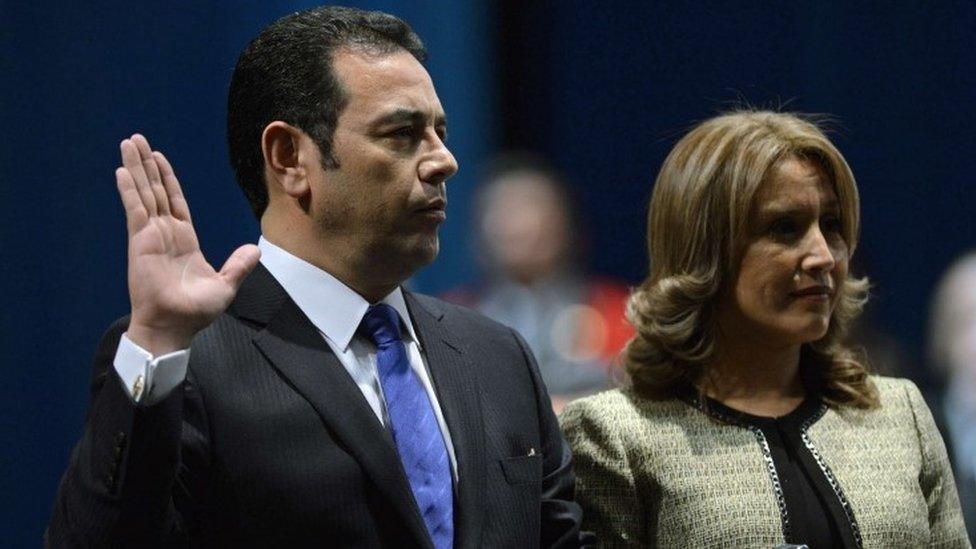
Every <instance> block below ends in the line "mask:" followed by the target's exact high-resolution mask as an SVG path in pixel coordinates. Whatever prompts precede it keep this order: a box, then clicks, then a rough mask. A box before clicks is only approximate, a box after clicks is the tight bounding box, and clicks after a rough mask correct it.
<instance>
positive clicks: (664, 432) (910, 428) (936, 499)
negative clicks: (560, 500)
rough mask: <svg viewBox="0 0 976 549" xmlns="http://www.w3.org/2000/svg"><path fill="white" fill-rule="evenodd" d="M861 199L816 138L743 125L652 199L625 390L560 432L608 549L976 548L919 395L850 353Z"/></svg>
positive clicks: (582, 411)
mask: <svg viewBox="0 0 976 549" xmlns="http://www.w3.org/2000/svg"><path fill="white" fill-rule="evenodd" d="M858 224H859V204H858V192H857V186H856V184H855V182H854V176H853V174H852V173H851V170H850V168H849V167H848V165H847V162H846V161H845V160H844V158H843V156H841V154H840V152H839V151H838V150H837V149H836V148H835V147H834V146H833V144H831V142H830V141H829V140H828V139H827V138H826V137H825V136H824V134H823V132H822V131H821V130H820V129H819V128H818V127H817V126H816V124H814V123H812V122H810V121H808V120H805V119H803V118H801V117H799V116H796V115H792V114H784V113H775V112H761V111H744V112H734V113H730V114H726V115H722V116H718V117H716V118H713V119H710V120H708V121H706V122H704V123H702V124H699V125H698V126H697V127H695V128H694V129H693V130H692V131H691V132H690V133H688V134H687V135H686V136H685V137H684V138H682V139H681V140H680V141H679V143H678V144H677V145H676V146H675V148H674V149H673V150H672V151H671V153H670V154H669V155H668V157H667V159H666V160H665V162H664V165H663V166H662V168H661V171H660V174H659V175H658V178H657V181H656V182H655V185H654V192H653V195H652V197H651V203H650V211H649V214H648V248H649V254H650V274H649V276H648V277H647V279H646V280H645V281H644V282H643V283H642V284H641V286H640V287H639V288H637V290H635V291H634V293H633V295H632V297H631V299H630V302H629V306H628V317H629V319H630V321H631V322H632V323H633V325H634V326H635V328H636V330H637V335H636V336H635V337H634V339H633V340H631V342H630V343H629V344H628V346H627V348H626V349H625V351H624V363H625V365H626V367H627V370H628V373H629V374H630V379H631V384H630V385H629V386H628V387H625V388H622V389H617V390H614V391H610V392H606V393H602V394H600V395H597V396H594V397H590V398H587V399H583V400H580V401H576V402H575V403H573V404H571V405H570V406H569V407H568V408H567V409H566V411H565V412H564V414H563V416H562V425H563V429H564V431H565V433H566V437H567V439H568V440H569V442H570V444H571V446H572V447H573V452H574V456H575V457H574V464H575V465H574V468H575V471H576V474H577V477H578V485H577V486H578V488H577V490H578V498H579V500H580V502H581V504H582V505H583V507H584V512H585V517H586V518H585V519H584V520H585V521H588V528H590V529H592V530H594V531H595V532H596V533H597V535H599V536H600V537H601V539H602V540H603V542H604V544H605V545H606V546H608V547H616V546H645V547H654V546H660V547H684V546H687V547H709V546H716V547H718V546H722V547H750V546H756V547H772V546H775V545H777V544H782V543H793V544H806V545H808V546H810V547H812V548H818V547H878V546H884V547H924V546H939V547H968V546H969V542H968V541H967V540H966V537H965V536H966V533H965V529H964V526H963V522H962V518H961V515H960V511H959V500H958V496H957V494H956V489H955V486H954V484H953V478H952V472H951V470H950V468H949V463H948V460H947V457H946V450H945V446H944V444H943V442H942V439H941V437H940V435H939V432H938V430H937V429H936V427H935V424H934V422H933V420H932V415H931V413H930V412H929V409H928V408H927V407H926V405H925V402H924V401H923V400H922V397H921V395H920V393H919V391H918V389H917V388H916V387H915V385H914V384H912V383H911V382H910V381H907V380H903V379H893V378H884V377H877V376H872V375H870V374H869V373H868V370H867V368H866V366H865V364H864V363H863V361H862V360H860V359H859V358H858V357H857V356H856V355H855V353H853V352H852V351H851V350H850V349H849V348H848V347H847V346H846V345H845V343H844V336H845V334H846V332H847V329H848V327H849V326H850V324H851V322H852V321H853V320H854V319H855V318H856V317H857V315H858V314H859V312H860V311H861V308H862V307H863V305H864V303H865V301H866V299H867V290H868V281H867V279H866V278H857V277H854V276H851V275H849V274H848V264H849V261H850V257H851V254H853V252H854V249H855V248H856V246H857V236H858Z"/></svg>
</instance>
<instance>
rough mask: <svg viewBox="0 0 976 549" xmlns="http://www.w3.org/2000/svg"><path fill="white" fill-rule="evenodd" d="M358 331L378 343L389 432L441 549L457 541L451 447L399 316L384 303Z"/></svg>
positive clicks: (372, 310)
mask: <svg viewBox="0 0 976 549" xmlns="http://www.w3.org/2000/svg"><path fill="white" fill-rule="evenodd" d="M358 331H359V333H360V334H361V335H363V336H365V337H367V338H368V339H370V340H371V341H372V342H373V343H374V344H376V366H377V369H378V370H379V375H380V385H381V386H382V387H383V395H384V397H385V398H386V412H387V415H388V416H389V418H390V430H391V431H392V432H393V440H394V442H396V446H397V451H398V452H399V453H400V461H401V462H402V463H403V469H404V471H406V473H407V480H409V481H410V488H411V489H412V490H413V497H414V500H416V502H417V507H418V508H419V509H420V514H421V515H422V516H423V518H424V522H425V523H426V524H427V531H428V532H429V533H430V537H431V539H432V540H433V542H434V547H436V548H437V549H444V548H448V549H449V548H450V547H451V546H452V545H453V542H454V491H453V489H452V484H451V480H452V479H451V463H450V460H449V459H448V456H447V446H446V445H445V444H444V437H443V435H442V434H441V430H440V426H439V425H438V424H437V416H435V415H434V408H433V406H431V403H430V399H429V398H427V391H425V390H424V386H423V384H422V383H421V382H420V379H419V378H418V377H417V374H416V373H414V371H413V369H412V368H410V360H409V359H408V358H407V350H406V348H405V347H404V345H403V341H402V340H401V338H400V315H399V314H397V312H396V309H394V308H393V307H390V306H389V305H386V304H385V303H380V304H378V305H372V306H370V308H369V309H367V310H366V315H365V316H364V317H363V321H362V322H361V323H360V324H359V330H358Z"/></svg>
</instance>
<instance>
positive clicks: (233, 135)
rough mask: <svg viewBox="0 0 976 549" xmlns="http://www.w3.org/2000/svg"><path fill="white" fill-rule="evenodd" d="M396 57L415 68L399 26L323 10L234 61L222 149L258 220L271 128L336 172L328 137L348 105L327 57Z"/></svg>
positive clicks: (415, 43) (268, 33)
mask: <svg viewBox="0 0 976 549" xmlns="http://www.w3.org/2000/svg"><path fill="white" fill-rule="evenodd" d="M343 48H359V49H362V50H364V51H368V52H370V53H379V54H387V53H394V52H396V51H397V50H400V49H403V50H406V51H407V52H409V53H410V54H411V55H413V56H414V57H415V58H417V60H418V61H420V62H423V61H424V60H425V59H426V58H427V50H426V49H425V48H424V44H423V42H422V41H421V40H420V37H418V36H417V35H416V33H414V32H413V30H412V29H411V28H410V26H409V25H408V24H407V23H405V22H404V21H402V20H400V19H398V18H396V17H394V16H392V15H389V14H386V13H382V12H378V11H363V10H358V9H355V8H345V7H338V6H323V7H319V8H315V9H312V10H308V11H302V12H298V13H293V14H291V15H287V16H285V17H282V18H281V19H279V20H277V21H275V22H274V23H272V24H271V25H270V26H268V27H267V28H265V29H264V30H263V31H261V34H259V35H258V36H257V38H255V39H254V40H252V41H251V43H250V44H248V46H247V48H245V49H244V51H243V52H242V53H241V56H240V57H239V58H238V59H237V66H236V67H235V68H234V76H233V77H232V78H231V82H230V91H229V92H228V94H227V144H228V148H229V149H230V163H231V166H232V167H233V168H234V173H235V175H236V176H237V183H238V184H239V185H240V186H241V188H242V189H243V190H244V194H245V195H246V196H247V200H248V202H250V204H251V209H252V210H253V211H254V215H255V216H257V218H258V219H261V215H262V214H264V210H265V208H267V206H268V188H267V184H266V182H265V180H264V155H263V154H262V152H261V134H262V132H263V131H264V128H265V127H266V126H267V125H268V124H269V123H271V122H273V121H275V120H281V121H283V122H287V123H288V124H291V125H292V126H295V127H297V128H300V129H301V130H302V131H304V132H305V133H307V134H308V135H309V136H310V137H311V138H312V140H313V141H315V143H316V145H318V147H319V150H320V151H321V154H322V159H323V163H324V164H325V167H327V168H334V167H337V166H338V163H337V162H336V159H335V157H334V155H333V154H332V135H333V133H334V132H335V127H336V121H337V120H338V118H339V113H340V112H341V111H342V109H343V107H345V105H346V103H347V100H348V97H346V92H345V90H344V89H343V86H342V82H340V81H339V79H338V78H337V77H336V74H335V71H334V70H333V67H332V59H333V56H334V55H335V53H336V52H337V51H339V50H341V49H343Z"/></svg>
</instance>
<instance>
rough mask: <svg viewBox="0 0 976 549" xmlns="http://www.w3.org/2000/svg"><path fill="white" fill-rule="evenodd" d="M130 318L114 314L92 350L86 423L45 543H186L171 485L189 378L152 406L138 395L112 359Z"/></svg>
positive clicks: (174, 480)
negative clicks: (141, 402) (125, 383)
mask: <svg viewBox="0 0 976 549" xmlns="http://www.w3.org/2000/svg"><path fill="white" fill-rule="evenodd" d="M127 325H128V320H127V319H121V320H119V321H118V322H116V323H115V324H114V325H113V326H112V327H111V328H110V329H109V330H108V331H107V332H106V334H105V335H104V336H103V338H102V340H101V342H100V344H99V347H98V351H97V353H96V355H95V364H94V368H93V374H92V385H91V402H90V404H89V409H88V415H87V420H86V424H85V429H84V433H83V435H82V438H81V440H80V441H79V442H78V444H77V445H76V446H75V448H74V449H73V451H72V453H71V459H70V462H69V465H68V468H67V470H66V471H65V473H64V475H63V476H62V478H61V483H60V485H59V487H58V493H57V497H56V499H55V502H54V509H53V512H52V516H51V520H50V523H49V524H48V528H47V531H46V532H45V535H44V541H45V545H46V546H48V547H92V546H96V547H103V546H120V547H136V546H139V547H145V546H152V545H155V544H159V545H170V546H172V545H184V544H185V537H184V532H185V525H184V524H183V520H182V518H181V517H180V515H179V514H178V513H177V512H176V505H175V504H174V501H175V500H176V499H178V498H174V492H180V491H181V490H182V489H183V488H185V481H181V482H177V473H178V471H179V470H180V468H181V466H182V464H181V455H180V454H181V449H180V446H181V437H182V434H183V419H182V418H183V413H184V400H185V399H184V392H185V391H184V389H185V388H184V385H185V384H186V383H184V384H183V385H180V386H178V387H177V388H176V389H174V390H173V391H172V392H171V393H170V394H169V396H167V397H166V398H165V399H163V400H161V401H159V402H157V403H155V404H153V405H152V406H145V407H142V406H138V405H136V404H135V403H133V401H132V399H131V398H130V397H129V394H128V392H127V391H126V390H125V388H124V387H123V385H122V381H121V380H120V379H119V377H118V374H117V373H116V371H115V367H114V366H113V360H114V357H115V352H116V350H117V348H118V343H119V340H120V338H121V336H122V334H123V333H124V332H125V329H126V327H127ZM182 499H186V498H185V497H184V498H182Z"/></svg>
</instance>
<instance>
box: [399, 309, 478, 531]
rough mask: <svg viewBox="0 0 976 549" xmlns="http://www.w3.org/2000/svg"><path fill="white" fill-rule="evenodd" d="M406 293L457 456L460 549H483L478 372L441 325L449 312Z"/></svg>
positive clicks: (459, 344)
mask: <svg viewBox="0 0 976 549" xmlns="http://www.w3.org/2000/svg"><path fill="white" fill-rule="evenodd" d="M404 294H405V296H406V300H407V306H408V308H409V309H410V316H411V318H412V319H413V321H414V325H415V327H416V330H417V333H418V337H419V338H420V340H421V341H420V344H421V346H422V348H423V350H424V354H425V355H426V358H427V367H428V368H429V369H430V373H431V378H432V380H433V384H434V390H435V391H436V392H437V399H438V400H439V402H440V406H441V411H442V412H443V414H444V420H445V421H446V422H447V428H448V430H449V431H450V433H451V441H452V442H453V445H454V454H455V456H456V458H457V467H458V487H457V506H456V507H455V510H456V513H455V525H456V526H455V531H456V535H455V539H456V542H457V543H456V546H457V547H479V546H480V545H481V528H482V522H483V516H484V512H483V509H484V506H483V504H482V502H483V500H482V495H483V494H484V493H485V476H486V475H485V456H484V449H485V442H484V436H485V429H484V423H483V418H482V414H481V396H480V392H479V390H478V376H477V372H476V371H475V369H474V366H473V365H472V363H471V360H470V357H467V356H465V353H464V348H465V347H464V346H463V345H462V344H461V341H462V340H461V339H460V338H458V337H457V336H456V335H455V334H454V333H452V331H451V330H450V328H449V327H448V326H447V325H446V324H447V323H445V322H441V320H442V319H443V317H444V313H443V312H442V311H441V310H439V309H438V308H437V307H436V305H435V304H433V303H431V302H430V301H429V300H427V303H421V302H420V300H419V299H418V298H417V297H416V296H414V295H413V294H411V293H409V292H404ZM428 304H429V305H428Z"/></svg>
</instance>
